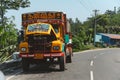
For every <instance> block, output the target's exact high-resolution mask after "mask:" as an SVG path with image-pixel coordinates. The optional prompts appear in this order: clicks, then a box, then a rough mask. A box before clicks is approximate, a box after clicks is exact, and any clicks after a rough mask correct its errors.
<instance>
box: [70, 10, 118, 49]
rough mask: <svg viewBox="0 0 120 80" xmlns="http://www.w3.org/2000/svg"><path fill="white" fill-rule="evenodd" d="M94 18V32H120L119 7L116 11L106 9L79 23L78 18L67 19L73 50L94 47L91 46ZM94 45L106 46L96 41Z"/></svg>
mask: <svg viewBox="0 0 120 80" xmlns="http://www.w3.org/2000/svg"><path fill="white" fill-rule="evenodd" d="M95 19H96V24H97V26H96V33H110V34H120V8H119V9H118V11H117V12H115V11H111V10H106V12H105V13H104V14H101V15H97V16H96V17H89V18H88V19H87V21H85V22H83V23H81V22H80V21H79V20H78V18H76V19H75V21H73V20H72V19H69V21H70V24H71V27H72V34H73V51H81V50H86V49H91V48H95V47H94V46H93V39H94V36H93V33H94V22H95ZM96 47H106V46H105V45H103V44H101V43H96Z"/></svg>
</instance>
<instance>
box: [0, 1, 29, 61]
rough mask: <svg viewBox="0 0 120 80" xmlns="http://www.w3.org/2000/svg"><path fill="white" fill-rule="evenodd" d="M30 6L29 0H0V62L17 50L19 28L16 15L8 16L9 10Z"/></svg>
mask: <svg viewBox="0 0 120 80" xmlns="http://www.w3.org/2000/svg"><path fill="white" fill-rule="evenodd" d="M29 6H30V2H29V0H0V58H1V59H0V62H1V61H4V58H6V57H8V56H9V55H10V54H11V53H12V52H13V51H15V45H16V43H17V29H16V28H15V26H16V25H15V24H14V22H13V21H14V19H15V18H14V17H12V18H7V17H6V16H5V14H6V13H7V11H8V10H18V9H19V8H26V7H29Z"/></svg>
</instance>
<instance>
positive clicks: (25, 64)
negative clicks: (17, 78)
mask: <svg viewBox="0 0 120 80" xmlns="http://www.w3.org/2000/svg"><path fill="white" fill-rule="evenodd" d="M29 66H30V64H29V61H28V59H26V58H22V69H23V71H24V72H27V71H28V70H29Z"/></svg>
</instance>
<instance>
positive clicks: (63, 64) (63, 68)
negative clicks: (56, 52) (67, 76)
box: [59, 56, 65, 71]
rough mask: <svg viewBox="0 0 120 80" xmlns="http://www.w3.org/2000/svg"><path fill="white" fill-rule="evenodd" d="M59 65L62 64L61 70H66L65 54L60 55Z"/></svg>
mask: <svg viewBox="0 0 120 80" xmlns="http://www.w3.org/2000/svg"><path fill="white" fill-rule="evenodd" d="M59 66H60V71H64V70H65V58H64V56H61V57H60V63H59Z"/></svg>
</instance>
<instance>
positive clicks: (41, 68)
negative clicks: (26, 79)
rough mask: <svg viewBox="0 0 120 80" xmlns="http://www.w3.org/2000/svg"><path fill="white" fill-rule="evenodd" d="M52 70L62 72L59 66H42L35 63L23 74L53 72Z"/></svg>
mask: <svg viewBox="0 0 120 80" xmlns="http://www.w3.org/2000/svg"><path fill="white" fill-rule="evenodd" d="M51 72H61V71H60V70H59V67H58V66H55V65H54V66H41V65H34V66H32V67H31V68H30V69H29V71H27V72H23V74H38V73H51Z"/></svg>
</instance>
